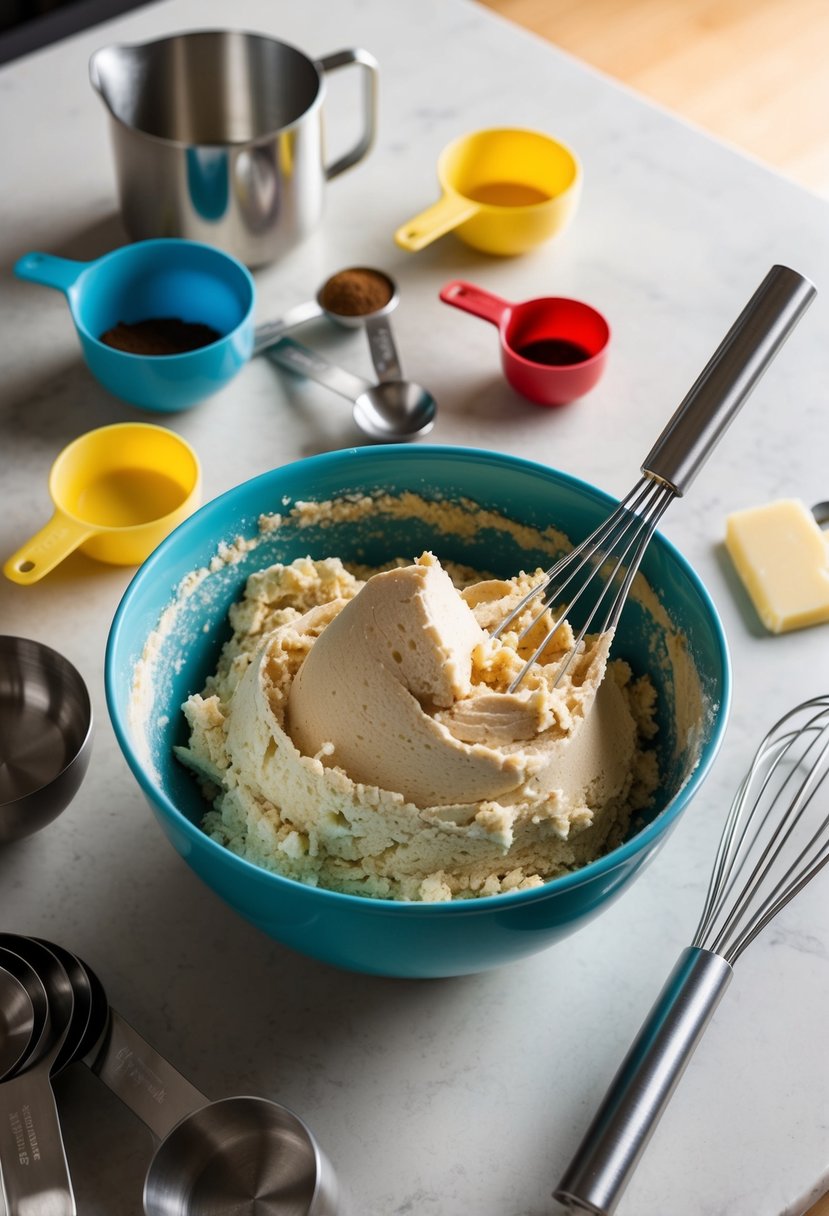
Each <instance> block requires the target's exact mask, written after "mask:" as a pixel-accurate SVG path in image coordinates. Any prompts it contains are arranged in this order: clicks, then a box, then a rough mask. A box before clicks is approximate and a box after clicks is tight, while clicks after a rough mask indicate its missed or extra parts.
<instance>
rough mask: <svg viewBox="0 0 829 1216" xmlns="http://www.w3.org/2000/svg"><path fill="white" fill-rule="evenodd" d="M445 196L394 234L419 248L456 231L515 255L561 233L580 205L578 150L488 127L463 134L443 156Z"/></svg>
mask: <svg viewBox="0 0 829 1216" xmlns="http://www.w3.org/2000/svg"><path fill="white" fill-rule="evenodd" d="M438 181H439V183H440V187H441V191H442V194H441V197H440V198H439V199H438V201H437V202H436V203H433V204H432V206H431V207H428V208H427V209H426V210H425V211H421V212H420V214H419V215H416V216H415V217H414V218H413V219H411V220H409V221H408V222H407V223H405V224H402V225H401V227H400V228H398V229H397V232H396V233H395V234H394V239H395V241H396V242H397V244H398V245H400V246H402V248H403V249H408V250H410V251H412V252H416V251H417V250H418V249H423V247H424V246H425V245H428V244H430V243H431V242H432V241H434V240H436V239H437V238H438V237H440V236H443V235H444V233H447V232H450V231H452V230H453V229H454V230H455V231H456V234H457V236H459V237H460V239H461V240H462V241H464V242H465V243H466V244H467V245H471V246H472V248H473V249H480V250H481V251H482V252H483V253H495V254H502V255H503V254H516V253H526V252H527V251H528V250H529V249H532V248H534V247H535V246H536V245H539V244H541V243H542V242H543V241H546V240H549V239H550V237H553V236H556V235H557V234H558V233H559V232H561V231H562V230H563V229H564V228H565V227H566V226H567V224H568V223H569V221H570V219H571V218H572V215H573V212H574V211H575V209H576V204H577V203H578V196H579V192H580V188H581V166H580V164H579V161H578V159H577V157H576V155H575V153H574V152H572V151H571V150H570V149H569V148H568V147H566V146H565V145H564V144H562V143H560V142H559V141H558V140H557V139H553V138H552V136H550V135H545V134H544V133H543V132H541V131H530V130H526V129H525V128H522V127H500V128H490V129H487V130H485V131H476V132H474V133H473V134H471V135H463V136H461V137H460V138H459V139H456V140H455V141H454V142H453V143H451V144H449V145H448V146H447V147H445V148H444V149H443V151H442V152H441V154H440V157H439V159H438Z"/></svg>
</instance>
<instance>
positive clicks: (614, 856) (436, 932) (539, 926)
mask: <svg viewBox="0 0 829 1216" xmlns="http://www.w3.org/2000/svg"><path fill="white" fill-rule="evenodd" d="M373 491H387V492H390V493H392V494H394V495H399V494H401V493H403V492H405V491H412V492H414V493H415V494H417V495H419V496H421V497H422V498H426V499H450V500H452V501H457V500H460V499H468V500H472V501H473V502H475V503H477V504H480V505H481V506H482V507H484V508H487V509H489V510H493V511H496V512H498V513H499V514H500V515H503V516H506V517H507V518H509V519H511V520H515V521H518V522H520V523H523V524H527V525H530V526H532V527H534V528H538V529H545V528H547V527H548V526H549V525H550V524H555V526H556V527H557V528H559V529H561V531H563V532H564V533H566V535H567V536H569V537H570V538H571V540H573V541H575V540H578V539H581V538H583V537H584V536H585V535H586V534H587V533H588V532H590V531H591V530H592V529H593V528H594V527H595V526H596V525H597V524H598V523H599V522H601V520H603V519H604V518H605V517H606V515H607V513H608V512H609V511H610V510H611V509H612V507H613V506H614V505H615V504H614V502H613V500H612V499H611V498H610V497H609V496H608V495H606V494H604V493H602V492H601V491H600V490H597V489H595V488H594V487H593V486H590V485H588V484H586V483H585V482H582V481H578V480H576V479H574V478H572V477H569V476H566V475H565V474H563V473H559V472H556V471H555V470H552V469H549V468H545V467H544V466H543V465H539V464H534V463H531V462H529V461H526V460H519V459H516V458H514V457H510V456H503V455H499V454H497V453H494V452H483V451H474V450H468V449H464V448H456V447H436V446H432V447H429V446H421V447H417V448H415V447H412V448H405V449H400V448H398V447H390V446H386V447H372V448H357V449H350V450H347V451H338V452H333V453H330V454H326V455H322V456H315V457H312V458H310V459H307V460H301V461H298V462H296V463H295V464H289V465H286V466H284V467H282V468H279V469H274V470H273V471H272V472H269V473H265V474H263V475H262V476H261V477H256V478H254V479H253V480H252V481H248V482H245V483H244V484H242V485H239V486H237V487H236V488H235V489H232V490H230V491H228V493H226V494H223V495H222V496H221V497H219V498H217V499H215V500H214V501H213V502H210V503H208V504H207V505H206V506H205V507H202V509H201V510H200V511H197V512H196V513H195V514H194V515H192V516H191V517H190V518H189V519H188V520H186V521H185V522H184V523H183V524H181V525H180V527H178V528H177V529H176V531H175V532H173V533H172V534H171V535H170V536H169V537H168V538H167V539H166V540H165V541H163V542H162V544H161V545H160V546H159V547H158V549H157V550H156V551H155V553H154V554H153V555H152V556H151V557H150V558H149V559H148V560H147V561H146V562H145V563H144V565H143V566H142V567H141V568H140V570H139V571H138V573H137V574H136V576H135V578H134V579H133V581H132V583H131V584H130V586H129V588H128V589H127V592H126V594H125V595H124V598H123V600H122V601H121V604H120V606H119V608H118V611H117V613H116V615H115V619H114V621H113V625H112V630H111V633H110V637H109V642H108V646H107V655H106V692H107V701H108V705H109V712H110V715H111V718H112V722H113V725H114V728H115V732H116V735H117V738H118V742H119V744H120V746H121V748H122V750H123V752H124V755H125V757H126V759H127V762H128V764H129V766H130V768H131V769H132V772H133V773H134V775H135V777H136V779H137V781H138V782H139V784H140V786H141V788H142V790H143V791H144V793H145V795H146V797H147V799H148V801H149V803H150V806H151V807H152V810H153V812H154V813H155V816H156V818H157V820H158V822H159V823H160V825H161V827H162V829H163V830H164V832H165V833H166V835H167V837H168V838H169V840H170V842H171V843H172V845H173V846H174V848H176V849H177V850H178V851H179V853H180V854H181V855H182V857H183V858H184V859H185V860H186V862H187V863H188V865H190V866H191V867H192V869H193V870H194V871H195V873H196V874H198V875H199V877H200V878H201V879H202V880H203V881H204V882H206V883H207V885H208V886H210V887H211V888H212V889H213V890H214V891H215V892H216V893H217V894H218V895H219V896H221V898H222V899H224V900H226V901H227V903H229V904H230V905H231V906H232V907H233V908H235V909H236V911H237V912H239V913H241V914H242V915H243V916H245V917H247V918H248V919H249V920H251V921H252V922H253V923H254V924H255V925H257V926H258V927H259V928H260V929H262V930H263V932H265V933H267V934H270V935H271V936H272V937H274V938H277V939H278V940H279V941H281V942H284V943H285V944H286V945H287V946H289V947H291V948H293V949H295V950H298V951H300V952H302V953H304V954H309V955H312V956H313V957H315V958H318V959H322V960H324V961H325V962H328V963H332V964H335V965H337V966H340V967H345V968H349V969H351V970H357V971H363V972H369V973H373V974H376V975H387V976H410V977H427V976H449V975H461V974H464V973H467V972H474V971H480V970H484V969H486V968H489V967H494V966H497V965H499V964H502V963H506V962H509V961H511V960H515V959H518V958H521V957H523V956H525V955H528V954H532V953H533V952H534V951H538V950H542V949H544V948H545V947H547V946H549V945H551V944H552V943H553V942H555V941H556V940H558V939H559V938H561V937H563V936H564V935H565V934H568V933H571V932H572V931H573V930H574V929H576V928H578V926H579V925H580V924H583V923H584V922H585V921H586V920H587V919H588V918H590V917H592V916H594V915H596V913H598V912H601V911H604V910H606V909H607V908H608V907H609V906H610V905H611V903H612V901H613V898H614V897H615V896H617V895H618V894H619V893H620V892H621V891H622V890H623V889H624V888H625V887H626V886H627V885H628V884H629V883H630V882H631V881H632V880H633V878H634V877H635V876H636V874H637V873H638V871H639V870H640V868H641V867H642V865H643V863H644V862H645V861H646V860H647V859H648V857H649V856H650V855H651V854H652V853H653V852H654V850H655V849H656V848H657V847H658V846H659V845H660V844H661V843H662V842H663V841H664V840H665V838H666V837H667V835H668V833H669V831H670V829H671V828H672V827H673V825H674V824H675V823H676V821H677V819H678V817H679V815H680V813H681V812H682V810H683V809H684V807H686V806H687V804H688V802H689V801H690V799H691V798H693V796H694V794H695V793H696V792H697V790H698V789H699V786H700V784H701V782H702V781H703V779H704V778H705V775H706V773H707V772H708V770H709V768H710V766H711V764H712V762H713V760H714V757H715V755H716V753H717V750H718V748H719V745H720V742H721V740H722V736H723V732H724V730H725V724H726V718H727V714H728V706H729V699H730V669H729V659H728V651H727V648H726V642H725V638H724V636H723V630H722V625H721V624H720V621H719V618H718V616H717V613H716V610H715V608H714V606H713V604H712V602H711V600H710V598H709V596H708V594H707V592H706V590H705V588H704V587H703V585H702V584H701V582H700V581H699V579H698V577H697V576H696V575H695V573H694V571H693V570H692V569H691V568H690V566H689V565H688V563H687V562H686V561H685V560H684V559H683V557H682V556H681V555H680V554H679V553H678V552H677V550H676V549H675V548H673V546H672V545H670V544H669V543H668V542H667V541H666V540H665V539H664V538H662V537H661V536H659V535H658V534H657V535H656V536H655V537H654V538H653V540H652V541H651V544H650V546H649V548H648V551H647V553H646V556H645V561H644V563H643V573H644V576H645V578H646V579H647V581H648V583H649V585H650V587H651V589H652V590H653V592H654V593H655V595H656V596H657V597H658V600H659V604H660V605H661V607H659V606H657V608H656V610H655V612H654V611H652V610H653V604H651V606H650V608H649V607H648V606H647V603H648V601H647V596H645V597H644V598H643V597H639V598H633V599H631V601H629V603H628V605H627V607H626V609H625V612H624V614H623V616H622V620H621V624H620V627H619V630H618V634H617V637H616V640H615V642H614V652H613V653H614V655H615V656H619V657H622V658H625V659H627V660H628V661H629V662H630V663H631V665H632V666H633V668H634V670H635V671H636V672H637V673H640V672H644V671H647V672H649V673H650V674H651V676H652V678H653V680H654V683H655V685H656V687H657V691H658V695H659V715H658V716H659V726H660V730H659V736H658V739H659V744H658V748H659V763H660V773H661V784H660V787H659V790H658V791H657V795H656V799H655V804H654V807H653V809H652V811H651V812H650V813H649V814H648V815H647V816H646V817H645V821H644V822H643V821H639V822H637V824H636V825H635V828H634V830H633V831H632V833H631V835H630V837H629V839H628V840H627V841H625V842H624V843H623V844H621V845H620V846H619V847H617V848H616V849H614V850H613V851H612V852H610V853H608V854H606V855H605V856H603V857H601V858H600V859H599V860H597V861H594V862H592V863H591V864H589V865H587V866H585V867H584V868H583V869H581V870H578V871H576V872H573V873H570V874H567V875H565V876H563V877H561V878H558V879H555V880H554V881H551V882H548V883H546V884H545V885H544V886H542V887H538V888H535V889H532V890H527V891H518V892H511V893H507V894H501V895H495V896H489V897H486V898H479V899H472V900H460V901H455V902H449V903H414V902H413V903H404V902H394V901H388V900H374V899H369V898H366V897H362V896H355V895H343V894H339V893H337V892H332V891H326V890H321V889H318V888H314V887H310V886H305V885H303V884H301V883H299V882H296V881H294V880H292V879H288V878H282V877H280V876H278V875H276V874H273V873H271V872H269V871H266V870H264V869H260V868H258V867H257V866H255V865H252V864H251V863H249V862H247V861H245V860H243V859H242V858H240V857H238V856H236V855H235V854H233V853H231V852H230V851H229V850H228V849H226V848H224V847H223V846H222V845H220V844H218V843H216V842H215V841H214V840H212V839H210V838H209V837H208V836H206V835H205V834H204V832H203V831H202V830H201V827H200V822H201V819H202V816H203V815H204V813H205V811H206V809H207V805H206V803H205V801H204V799H203V797H202V794H201V793H200V791H199V788H198V786H197V784H196V782H195V781H194V780H193V777H192V776H191V775H190V773H189V772H187V771H186V770H185V769H184V768H183V767H182V765H180V764H179V763H178V761H177V760H176V759H175V758H174V756H173V747H174V745H175V744H177V743H184V742H186V738H187V728H186V723H185V720H184V716H183V714H182V713H181V705H182V702H183V701H184V700H185V699H186V697H187V696H188V695H189V694H190V693H191V692H194V691H199V690H201V689H202V688H203V687H204V684H205V679H206V677H207V676H208V675H209V674H210V673H211V672H213V671H214V670H215V668H216V664H217V661H218V657H219V652H220V650H221V647H222V645H223V643H224V641H225V640H226V639H227V637H228V636H229V634H230V628H229V625H228V620H227V615H228V609H229V607H230V605H231V604H232V603H233V602H234V601H235V600H237V599H238V598H239V597H240V595H241V593H242V590H243V588H244V585H245V581H246V579H247V577H248V575H250V574H251V573H253V572H254V571H255V570H257V569H261V568H262V567H263V566H266V565H269V564H271V563H272V562H275V561H291V560H293V559H294V558H296V557H299V556H304V555H306V554H310V555H311V556H314V557H325V556H340V557H342V558H344V559H346V560H349V559H351V560H358V561H366V562H369V563H375V562H376V563H379V562H381V561H383V560H386V559H388V558H390V557H394V556H398V555H402V556H406V557H410V556H414V555H415V554H417V553H419V552H420V551H421V550H422V549H432V550H433V551H434V552H436V553H437V555H438V556H439V557H442V558H446V559H454V560H459V561H463V562H465V563H467V564H469V565H472V566H474V567H476V568H478V569H484V570H489V571H492V572H493V573H495V574H499V575H511V574H514V573H516V572H517V571H518V570H519V569H520V568H522V567H524V568H527V567H529V568H533V567H534V565H535V564H536V563H539V564H542V565H545V566H547V565H549V564H550V557H549V553H544V552H539V551H537V550H533V549H529V550H528V549H525V548H522V547H521V544H519V539H520V540H521V541H522V542H523V541H524V540H525V538H524V537H521V536H518V537H516V536H515V535H513V534H511V533H509V532H506V531H503V530H500V529H498V528H493V527H490V526H483V527H481V528H480V529H479V530H477V531H474V532H473V534H472V535H454V534H446V535H444V534H441V533H439V532H436V530H435V528H434V526H433V525H432V524H430V523H429V522H427V521H425V520H424V519H423V518H420V517H416V516H413V517H409V518H401V517H399V516H398V515H389V516H387V517H385V518H382V519H380V518H379V517H376V518H375V517H371V518H369V519H364V520H363V521H362V522H360V521H356V522H355V521H354V520H343V521H341V522H335V523H330V522H329V523H327V524H326V525H320V524H313V525H311V526H307V527H298V526H292V525H291V524H290V523H289V522H284V523H283V524H282V525H280V526H279V527H276V528H274V529H273V530H271V531H266V532H264V533H262V534H261V536H260V533H259V529H258V521H259V518H260V516H261V515H263V514H271V513H274V512H280V513H282V515H283V520H284V519H285V517H286V513H287V512H289V511H290V507H291V504H292V503H294V502H296V501H297V500H301V501H308V500H312V501H321V502H324V501H328V500H331V499H339V498H341V497H342V496H344V495H355V494H356V495H361V494H371V493H372V492H373ZM257 536H260V539H259V542H258V544H257V545H256V547H255V548H253V549H250V550H248V549H247V548H246V547H245V546H244V545H242V546H240V545H238V544H237V543H236V541H237V538H238V537H242V538H246V539H251V538H254V537H257ZM223 541H224V542H226V544H227V545H229V546H232V549H231V551H230V556H231V557H232V558H233V559H234V560H229V561H228V560H223V561H214V562H213V563H212V564H213V569H210V570H209V572H207V571H208V569H209V567H210V565H211V559H213V558H214V557H215V555H216V553H217V550H218V548H219V546H220V543H221V542H223ZM227 555H228V554H227V551H226V552H225V556H227ZM196 569H201V570H203V571H204V574H203V576H202V577H201V578H200V579H193V578H192V577H191V578H190V579H189V580H188V576H191V575H192V572H193V571H194V570H196ZM182 584H184V585H186V586H187V593H186V594H183V595H182V594H180V593H179V594H178V595H177V589H179V588H181V586H182ZM173 603H174V604H175V607H171V604H173ZM162 616H163V618H164V619H163V625H162V627H161V628H159V622H160V621H161V619H162ZM151 635H155V636H154V637H153V644H152V645H151V646H150V647H148V648H147V641H148V638H150V637H151ZM145 648H147V649H146V653H145V659H144V661H141V659H142V653H144V652H145ZM678 655H679V656H680V657H681V656H684V658H681V662H680V661H679V660H678V659H677V656H678ZM689 660H690V668H689ZM139 663H140V666H139V671H140V680H139V681H138V686H139V692H140V695H137V696H136V695H131V689H132V688H133V685H134V683H135V674H136V664H139ZM689 670H691V672H692V673H693V672H696V676H693V675H692V679H691V685H693V687H695V688H697V690H698V692H699V693H700V699H699V700H698V701H695V699H694V698H693V697H691V698H690V700H689V698H688V695H687V693H688V679H687V678H686V677H687V674H688V671H689ZM683 673H684V674H683ZM697 677H698V685H697ZM683 690H684V691H683ZM688 705H690V706H691V707H692V708H691V709H690V710H689V709H688ZM689 714H690V718H689V716H688V715H689Z"/></svg>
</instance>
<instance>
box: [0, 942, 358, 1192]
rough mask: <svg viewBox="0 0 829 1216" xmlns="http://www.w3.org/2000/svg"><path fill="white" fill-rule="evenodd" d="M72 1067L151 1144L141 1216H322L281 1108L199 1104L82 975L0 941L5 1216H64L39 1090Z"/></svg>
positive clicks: (66, 955)
mask: <svg viewBox="0 0 829 1216" xmlns="http://www.w3.org/2000/svg"><path fill="white" fill-rule="evenodd" d="M77 1061H81V1062H83V1063H84V1064H85V1065H86V1066H87V1067H88V1068H89V1069H90V1070H91V1071H92V1072H93V1073H94V1074H95V1075H96V1076H97V1077H99V1078H100V1079H101V1080H102V1081H103V1083H104V1084H105V1085H106V1086H107V1087H108V1088H109V1089H110V1090H111V1091H112V1092H113V1093H114V1094H116V1095H117V1097H118V1098H120V1099H121V1101H122V1102H124V1104H125V1105H126V1106H127V1107H128V1108H129V1109H130V1110H131V1111H132V1112H133V1114H135V1115H136V1116H137V1117H138V1118H139V1119H140V1120H141V1121H142V1122H143V1123H144V1124H146V1126H147V1127H148V1128H149V1130H150V1131H151V1132H152V1134H153V1136H154V1138H155V1140H156V1148H155V1152H154V1154H153V1157H152V1160H151V1162H150V1165H149V1168H148V1170H147V1175H146V1179H145V1183H144V1193H143V1210H144V1213H145V1216H219V1214H220V1213H221V1214H224V1216H226V1214H227V1213H228V1212H231V1211H233V1212H236V1211H238V1212H241V1211H253V1210H254V1207H255V1210H256V1211H257V1212H258V1213H262V1216H335V1214H336V1213H337V1212H338V1211H339V1210H340V1207H339V1192H338V1186H337V1181H336V1177H335V1175H334V1172H333V1169H332V1167H331V1165H330V1163H329V1162H328V1160H327V1158H326V1157H325V1155H324V1154H323V1153H322V1151H321V1149H320V1147H319V1145H318V1144H317V1142H316V1140H315V1138H314V1136H313V1134H312V1133H311V1131H310V1130H309V1129H308V1128H307V1127H306V1125H305V1124H304V1123H303V1121H302V1120H301V1119H299V1118H298V1116H296V1115H295V1114H294V1113H293V1112H292V1111H290V1110H288V1108H287V1107H284V1106H282V1105H280V1104H279V1103H277V1102H272V1101H270V1100H269V1099H266V1098H261V1097H252V1096H236V1097H230V1098H224V1099H220V1100H218V1101H210V1099H209V1098H207V1097H206V1096H205V1095H204V1094H202V1093H201V1092H200V1091H199V1090H197V1089H196V1088H195V1086H193V1085H192V1084H191V1083H190V1081H188V1080H187V1078H186V1077H184V1076H182V1074H181V1073H180V1072H178V1070H177V1069H175V1068H174V1067H173V1065H172V1064H170V1063H169V1061H167V1060H166V1059H165V1058H164V1057H163V1056H161V1055H160V1054H159V1053H158V1052H157V1051H155V1050H154V1049H153V1048H152V1047H151V1046H150V1045H149V1044H148V1043H147V1042H145V1040H144V1039H143V1038H142V1037H141V1036H140V1035H139V1034H138V1032H137V1031H136V1030H134V1029H133V1027H132V1026H130V1025H129V1023H128V1022H126V1021H125V1020H124V1019H123V1018H122V1017H121V1015H120V1014H119V1013H117V1012H116V1011H115V1010H114V1009H112V1008H111V1007H110V1005H109V1002H108V1000H107V996H106V992H105V990H104V988H103V985H102V984H101V982H100V980H99V979H98V977H97V976H96V975H95V972H94V971H92V969H91V968H90V967H89V966H88V965H87V964H86V963H84V962H83V961H82V960H81V959H80V958H78V957H77V956H76V955H74V954H72V953H71V952H70V951H68V950H65V949H64V948H63V947H61V946H58V945H55V944H54V943H52V942H46V941H42V940H40V939H37V938H32V937H24V936H20V935H17V934H9V933H0V1176H2V1190H3V1196H4V1198H5V1216H76V1214H77V1207H76V1203H75V1198H74V1193H73V1189H72V1181H71V1178H70V1172H69V1163H68V1160H67V1156H66V1152H65V1149H64V1145H63V1137H62V1134H61V1127H60V1119H59V1116H58V1111H57V1106H56V1103H55V1097H54V1093H53V1089H52V1081H53V1079H54V1078H55V1077H56V1076H57V1075H58V1074H59V1073H60V1072H62V1071H63V1069H64V1068H66V1067H68V1065H70V1064H72V1063H75V1062H77Z"/></svg>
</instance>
